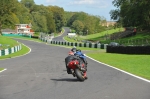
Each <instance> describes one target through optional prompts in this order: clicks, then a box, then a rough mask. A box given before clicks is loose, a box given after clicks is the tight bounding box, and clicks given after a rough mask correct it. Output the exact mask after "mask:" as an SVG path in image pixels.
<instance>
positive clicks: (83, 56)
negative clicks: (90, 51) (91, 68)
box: [74, 49, 88, 70]
mask: <svg viewBox="0 0 150 99" xmlns="http://www.w3.org/2000/svg"><path fill="white" fill-rule="evenodd" d="M74 55H75V56H79V58H80V59H82V60H83V62H84V64H85V69H86V70H87V64H88V63H87V60H86V56H85V55H84V54H83V53H82V52H81V50H80V49H78V50H77V51H76V52H75V54H74ZM80 65H81V61H80Z"/></svg>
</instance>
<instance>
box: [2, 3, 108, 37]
mask: <svg viewBox="0 0 150 99" xmlns="http://www.w3.org/2000/svg"><path fill="white" fill-rule="evenodd" d="M0 5H1V6H0V30H1V29H5V28H12V29H15V24H31V25H32V29H33V30H34V31H35V32H45V33H49V34H51V33H55V32H57V33H59V32H60V31H61V28H62V27H63V26H69V27H71V28H72V29H74V30H75V31H76V32H77V33H78V34H80V35H87V34H95V33H98V32H101V31H104V30H105V28H106V27H105V26H102V25H101V23H102V22H104V20H105V19H104V18H102V17H100V16H94V15H89V14H87V13H85V12H67V11H64V9H63V8H61V7H58V6H44V5H37V4H35V2H34V0H20V2H18V0H1V2H0Z"/></svg>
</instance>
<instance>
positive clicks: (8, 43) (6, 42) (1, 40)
mask: <svg viewBox="0 0 150 99" xmlns="http://www.w3.org/2000/svg"><path fill="white" fill-rule="evenodd" d="M0 44H2V46H0V50H2V49H6V48H9V47H14V46H16V45H18V42H17V41H15V40H13V39H9V38H8V37H3V36H0Z"/></svg>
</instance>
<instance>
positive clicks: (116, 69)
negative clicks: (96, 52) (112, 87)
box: [85, 55, 150, 83]
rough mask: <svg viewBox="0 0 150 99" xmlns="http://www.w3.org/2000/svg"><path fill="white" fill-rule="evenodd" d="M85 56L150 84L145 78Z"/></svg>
mask: <svg viewBox="0 0 150 99" xmlns="http://www.w3.org/2000/svg"><path fill="white" fill-rule="evenodd" d="M85 56H86V57H88V58H90V59H91V60H94V61H96V62H98V63H100V64H103V65H106V66H108V67H111V68H113V69H116V70H118V71H121V72H123V73H125V74H128V75H130V76H133V77H135V78H138V79H141V80H143V81H146V82H148V83H150V80H148V79H145V78H142V77H139V76H136V75H134V74H131V73H129V72H126V71H124V70H121V69H118V68H116V67H113V66H111V65H108V64H105V63H102V62H99V61H97V60H95V59H93V58H91V57H89V56H87V55H85Z"/></svg>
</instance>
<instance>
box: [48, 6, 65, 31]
mask: <svg viewBox="0 0 150 99" xmlns="http://www.w3.org/2000/svg"><path fill="white" fill-rule="evenodd" d="M48 7H49V10H51V11H52V12H53V16H54V17H53V18H54V20H55V25H56V31H61V28H62V27H63V26H64V25H65V18H64V9H63V8H60V7H58V6H48Z"/></svg>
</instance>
